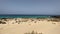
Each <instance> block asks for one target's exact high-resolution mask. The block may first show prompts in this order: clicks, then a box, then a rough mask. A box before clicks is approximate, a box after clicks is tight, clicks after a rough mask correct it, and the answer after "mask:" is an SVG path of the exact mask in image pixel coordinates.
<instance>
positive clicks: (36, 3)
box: [0, 0, 60, 15]
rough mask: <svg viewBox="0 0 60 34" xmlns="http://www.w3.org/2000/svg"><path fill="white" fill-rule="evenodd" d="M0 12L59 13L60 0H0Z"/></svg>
mask: <svg viewBox="0 0 60 34" xmlns="http://www.w3.org/2000/svg"><path fill="white" fill-rule="evenodd" d="M0 14H39V15H40V14H42V15H60V0H0Z"/></svg>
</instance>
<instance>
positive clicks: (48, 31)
mask: <svg viewBox="0 0 60 34" xmlns="http://www.w3.org/2000/svg"><path fill="white" fill-rule="evenodd" d="M20 20H23V19H20ZM35 21H36V23H34V22H35ZM35 21H33V22H31V20H28V21H27V22H20V24H17V23H15V20H14V19H13V20H10V21H7V24H0V34H24V33H26V32H31V31H33V30H34V31H35V32H38V33H41V32H42V33H43V34H60V22H52V21H50V22H49V21H47V20H44V21H38V20H35ZM12 22H13V23H14V24H12ZM52 23H56V24H52Z"/></svg>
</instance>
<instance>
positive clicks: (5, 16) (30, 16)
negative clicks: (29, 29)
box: [0, 15, 51, 18]
mask: <svg viewBox="0 0 60 34" xmlns="http://www.w3.org/2000/svg"><path fill="white" fill-rule="evenodd" d="M0 18H51V17H50V16H46V15H0Z"/></svg>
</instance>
